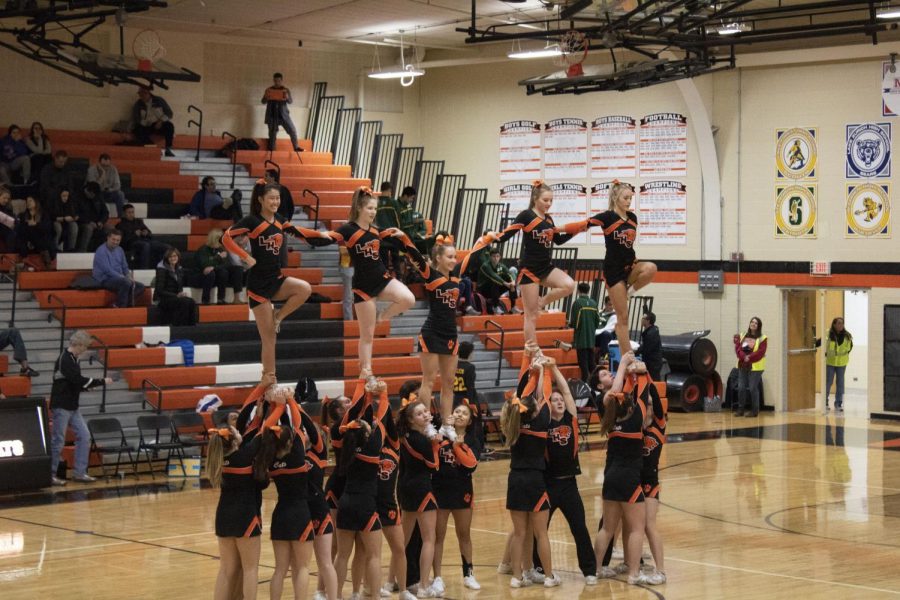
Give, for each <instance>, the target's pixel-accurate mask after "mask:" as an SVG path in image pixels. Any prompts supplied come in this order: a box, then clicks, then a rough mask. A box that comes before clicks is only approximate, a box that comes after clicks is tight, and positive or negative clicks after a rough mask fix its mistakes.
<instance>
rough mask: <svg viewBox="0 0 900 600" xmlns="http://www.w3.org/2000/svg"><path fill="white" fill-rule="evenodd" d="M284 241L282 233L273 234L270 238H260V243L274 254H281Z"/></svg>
mask: <svg viewBox="0 0 900 600" xmlns="http://www.w3.org/2000/svg"><path fill="white" fill-rule="evenodd" d="M282 241H283V237H282V235H281V234H280V233H273V234H272V235H269V236H260V237H259V243H260V244H261V245H262V246H263V247H264V248H265V249H266V250H268V251H269V252H271V253H272V254H275V255H277V254H280V253H281V243H282Z"/></svg>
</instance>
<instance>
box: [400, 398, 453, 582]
mask: <svg viewBox="0 0 900 600" xmlns="http://www.w3.org/2000/svg"><path fill="white" fill-rule="evenodd" d="M451 421H452V419H451ZM450 424H451V425H452V422H450ZM397 429H398V431H399V433H400V476H399V480H398V490H397V492H398V493H397V496H398V499H399V500H400V509H401V510H402V511H403V513H404V517H405V518H404V519H403V537H404V543H405V544H408V543H409V540H410V538H412V534H413V529H414V528H415V526H416V524H418V525H419V533H420V534H421V536H422V550H421V552H420V553H419V583H418V584H417V588H416V589H417V591H416V595H417V596H418V597H419V598H435V597H436V596H437V595H436V594H435V591H434V590H433V589H432V588H431V586H430V585H429V579H428V573H429V571H430V570H431V565H432V562H433V561H434V538H435V526H436V523H437V501H436V500H435V497H434V492H433V491H432V487H431V476H432V473H434V472H435V471H437V469H438V447H439V444H440V440H441V437H440V434H439V433H438V432H437V430H435V428H434V426H433V425H432V424H431V413H430V412H429V410H428V408H427V407H426V406H425V405H424V404H423V403H422V402H420V401H418V400H416V401H414V402H410V403H409V404H407V405H406V406H404V407H403V408H401V409H400V414H399V415H398V418H397Z"/></svg>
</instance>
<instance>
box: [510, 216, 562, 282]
mask: <svg viewBox="0 0 900 600" xmlns="http://www.w3.org/2000/svg"><path fill="white" fill-rule="evenodd" d="M520 231H521V232H522V251H521V253H520V254H519V275H518V278H517V280H516V283H518V284H519V285H525V284H529V283H540V282H541V280H543V279H544V278H545V277H547V275H549V274H550V272H551V271H552V270H553V269H554V266H553V263H552V262H551V261H550V256H551V253H552V250H553V244H557V245H559V244H565V243H566V242H568V241H569V240H570V239H572V238H573V237H574V236H573V235H571V234H568V233H563V232H561V231H559V230H557V229H556V225H554V223H553V217H551V216H550V215H545V216H544V217H543V218H541V217H539V216H538V214H537V213H536V212H534V211H533V210H531V209H530V208H529V209H526V210H523V211H522V212H520V213H519V216H517V217H516V220H515V221H513V223H512V225H510V226H509V227H507V228H506V229H504V230H503V231H502V232H501V233H500V239H499V240H497V241H498V242H500V243H501V244H502V243H503V242H505V241H507V240H509V239H510V238H512V237H513V236H514V235H516V234H517V233H519V232H520Z"/></svg>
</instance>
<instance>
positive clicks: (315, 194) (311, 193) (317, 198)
mask: <svg viewBox="0 0 900 600" xmlns="http://www.w3.org/2000/svg"><path fill="white" fill-rule="evenodd" d="M307 194H309V195H310V196H312V197H313V198H315V199H316V207H315V208H314V209H313V210H315V211H316V218H315V220H314V221H313V229H318V228H319V203H320V202H321V200H320V199H319V195H318V194H317V193H315V192H314V191H312V190H311V189H309V188H306V189H304V190H303V194H302V197H303V198H306V195H307Z"/></svg>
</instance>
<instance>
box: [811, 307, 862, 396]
mask: <svg viewBox="0 0 900 600" xmlns="http://www.w3.org/2000/svg"><path fill="white" fill-rule="evenodd" d="M821 344H822V340H821V339H818V340H816V347H818V346H820V345H821ZM852 350H853V336H852V335H850V332H849V331H847V330H846V329H844V319H842V318H841V317H835V318H834V319H832V321H831V329H829V330H828V340H827V345H826V346H825V412H828V393H829V392H830V391H831V384H832V382H834V383H835V388H834V410H835V411H836V412H844V372H845V371H846V370H847V363H849V362H850V352H851V351H852ZM835 380H836V381H835Z"/></svg>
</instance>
